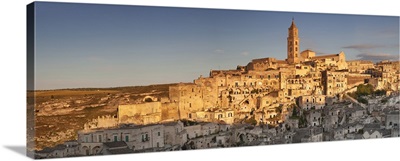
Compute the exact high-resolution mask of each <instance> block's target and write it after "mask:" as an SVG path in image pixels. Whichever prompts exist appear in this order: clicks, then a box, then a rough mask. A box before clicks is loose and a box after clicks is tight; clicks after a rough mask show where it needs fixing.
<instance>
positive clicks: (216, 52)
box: [214, 49, 225, 54]
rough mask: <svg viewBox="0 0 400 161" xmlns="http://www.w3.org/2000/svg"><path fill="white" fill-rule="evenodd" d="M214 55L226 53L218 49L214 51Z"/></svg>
mask: <svg viewBox="0 0 400 161" xmlns="http://www.w3.org/2000/svg"><path fill="white" fill-rule="evenodd" d="M214 53H215V54H223V53H225V51H224V50H222V49H216V50H214Z"/></svg>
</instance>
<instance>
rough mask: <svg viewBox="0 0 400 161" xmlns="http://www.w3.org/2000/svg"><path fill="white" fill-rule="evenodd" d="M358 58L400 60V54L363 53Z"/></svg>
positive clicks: (375, 60)
mask: <svg viewBox="0 0 400 161" xmlns="http://www.w3.org/2000/svg"><path fill="white" fill-rule="evenodd" d="M357 57H358V58H360V59H361V60H371V61H374V62H377V61H382V60H391V61H395V60H399V55H392V54H387V53H380V54H374V53H362V54H358V55H357Z"/></svg>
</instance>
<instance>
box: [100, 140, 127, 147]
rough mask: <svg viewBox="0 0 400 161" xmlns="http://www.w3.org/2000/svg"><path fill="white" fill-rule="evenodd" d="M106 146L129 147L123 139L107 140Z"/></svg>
mask: <svg viewBox="0 0 400 161" xmlns="http://www.w3.org/2000/svg"><path fill="white" fill-rule="evenodd" d="M103 144H104V145H105V146H107V147H109V148H118V147H127V146H128V145H127V144H126V143H125V142H123V141H115V142H106V143H103Z"/></svg>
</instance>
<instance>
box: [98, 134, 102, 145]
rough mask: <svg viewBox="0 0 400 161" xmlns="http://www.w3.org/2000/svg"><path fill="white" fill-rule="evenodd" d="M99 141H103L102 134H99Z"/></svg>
mask: <svg viewBox="0 0 400 161" xmlns="http://www.w3.org/2000/svg"><path fill="white" fill-rule="evenodd" d="M99 142H100V143H101V142H102V139H101V135H99Z"/></svg>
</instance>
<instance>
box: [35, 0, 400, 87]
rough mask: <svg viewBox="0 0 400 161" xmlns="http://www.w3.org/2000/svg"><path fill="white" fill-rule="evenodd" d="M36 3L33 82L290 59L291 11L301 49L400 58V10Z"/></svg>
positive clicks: (154, 75) (110, 81)
mask: <svg viewBox="0 0 400 161" xmlns="http://www.w3.org/2000/svg"><path fill="white" fill-rule="evenodd" d="M35 3H36V58H35V61H36V64H35V67H36V70H35V72H36V73H35V74H36V76H35V80H36V82H35V83H36V85H35V86H36V89H35V90H53V89H66V88H70V89H72V88H115V87H126V86H146V85H155V84H171V83H179V82H193V80H194V79H196V78H198V77H199V76H200V75H203V76H208V74H209V71H210V70H211V69H214V70H219V69H221V70H224V69H235V68H236V66H237V65H246V64H247V63H248V62H250V61H251V60H252V59H257V58H265V57H275V58H277V59H280V60H284V59H285V58H286V38H287V29H288V27H289V26H290V24H291V21H292V18H293V17H294V19H295V23H296V25H297V27H298V28H299V36H300V49H301V50H300V51H303V50H306V49H311V50H313V51H315V52H316V53H317V54H337V53H339V52H341V51H343V52H344V53H345V54H346V59H347V60H356V59H362V60H372V61H374V62H377V61H380V60H386V59H389V60H398V58H399V55H398V53H399V45H398V44H399V17H397V16H365V15H342V14H315V13H297V12H271V11H249V10H226V9H193V8H175V7H149V6H129V5H127V6H124V5H99V4H79V3H78V4H76V3H47V2H35Z"/></svg>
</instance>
